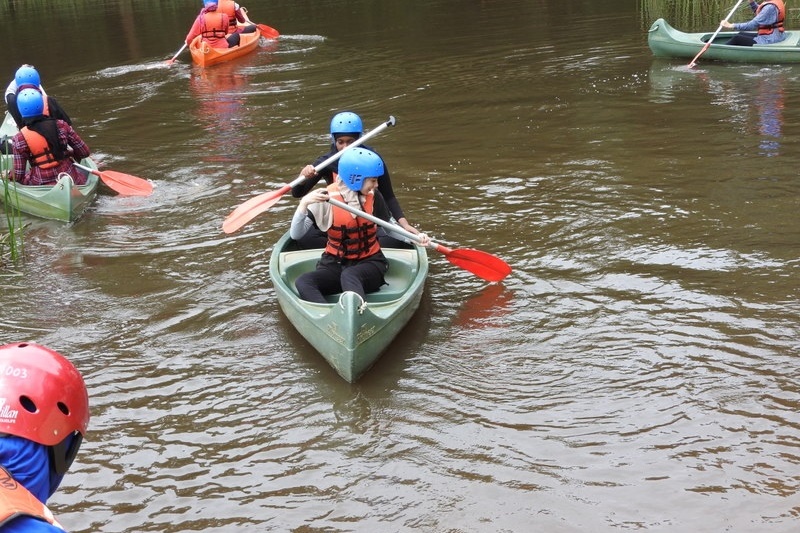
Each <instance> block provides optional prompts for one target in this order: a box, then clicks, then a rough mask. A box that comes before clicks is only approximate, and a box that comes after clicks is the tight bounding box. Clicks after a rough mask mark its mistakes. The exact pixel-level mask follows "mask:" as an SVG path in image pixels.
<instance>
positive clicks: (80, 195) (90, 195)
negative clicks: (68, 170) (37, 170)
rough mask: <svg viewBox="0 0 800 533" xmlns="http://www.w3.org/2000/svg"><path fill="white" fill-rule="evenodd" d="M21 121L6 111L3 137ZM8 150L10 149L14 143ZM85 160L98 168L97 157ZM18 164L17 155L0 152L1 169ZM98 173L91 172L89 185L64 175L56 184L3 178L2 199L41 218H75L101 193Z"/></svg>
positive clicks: (1, 129)
mask: <svg viewBox="0 0 800 533" xmlns="http://www.w3.org/2000/svg"><path fill="white" fill-rule="evenodd" d="M17 131H18V130H17V124H16V122H14V119H13V117H11V115H9V114H8V112H6V115H5V119H4V120H3V124H2V126H0V137H8V138H11V137H13V136H14V135H16V134H17ZM7 151H10V147H9V148H8V150H7ZM81 163H82V164H83V165H85V166H87V167H90V168H94V169H96V168H97V165H95V163H94V161H92V160H91V159H84V160H83V161H81ZM13 166H14V156H13V155H11V154H0V170H2V174H4V175H5V173H6V172H7V171H10V170H11V169H12V168H13ZM97 186H98V177H97V176H96V175H94V174H89V175H88V177H87V180H86V184H85V185H75V184H74V183H73V181H72V178H71V177H69V176H66V175H65V176H64V177H62V178H61V179H59V180H58V182H57V183H56V184H55V185H20V184H18V183H17V182H15V181H11V180H7V179H3V180H2V183H0V202H2V203H6V199H8V204H9V205H7V206H6V208H11V209H14V210H19V211H20V212H22V213H25V214H28V215H33V216H36V217H39V218H46V219H50V220H60V221H61V222H75V221H76V220H77V219H78V218H80V216H81V215H82V214H83V212H84V211H85V210H86V208H87V207H89V204H91V203H92V202H93V201H94V199H95V197H96V196H97Z"/></svg>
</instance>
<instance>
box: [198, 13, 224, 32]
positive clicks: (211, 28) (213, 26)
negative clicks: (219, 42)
mask: <svg viewBox="0 0 800 533" xmlns="http://www.w3.org/2000/svg"><path fill="white" fill-rule="evenodd" d="M200 35H202V36H203V37H204V38H206V39H222V38H224V37H225V36H226V35H228V25H227V24H226V23H225V13H220V12H219V11H209V12H207V13H203V31H202V32H201V33H200Z"/></svg>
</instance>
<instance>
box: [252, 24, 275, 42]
mask: <svg viewBox="0 0 800 533" xmlns="http://www.w3.org/2000/svg"><path fill="white" fill-rule="evenodd" d="M256 26H258V29H259V30H261V36H262V37H266V38H267V39H277V38H278V37H280V36H281V34H280V33H279V32H278V30H276V29H275V28H270V27H269V26H267V25H266V24H256Z"/></svg>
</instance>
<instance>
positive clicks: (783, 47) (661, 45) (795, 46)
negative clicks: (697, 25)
mask: <svg viewBox="0 0 800 533" xmlns="http://www.w3.org/2000/svg"><path fill="white" fill-rule="evenodd" d="M737 33H738V32H735V31H730V32H720V33H719V34H717V37H716V38H715V39H714V42H713V43H712V44H711V46H709V47H708V49H707V50H706V51H705V52H703V55H702V56H700V57H701V59H702V60H704V61H726V62H731V63H769V64H779V63H800V32H798V31H787V32H786V34H787V37H786V39H784V40H783V41H781V42H780V43H775V44H757V45H754V46H735V45H734V46H731V45H727V44H725V43H726V42H727V41H728V40H730V38H731V37H733V36H734V35H736V34H737ZM713 34H714V32H705V33H684V32H682V31H679V30H676V29H675V28H673V27H672V26H670V25H669V24H668V23H667V22H666V21H665V20H664V19H658V20H656V21H655V22H654V23H653V24H652V26H650V29H649V30H648V34H647V45H648V46H649V47H650V50H651V51H652V52H653V55H654V56H656V57H674V58H685V59H689V60H691V59H693V58H694V57H695V56H696V55H697V54H698V53H699V52H700V50H702V49H703V47H704V46H705V45H706V44H707V43H708V41H709V39H711V37H712V36H713Z"/></svg>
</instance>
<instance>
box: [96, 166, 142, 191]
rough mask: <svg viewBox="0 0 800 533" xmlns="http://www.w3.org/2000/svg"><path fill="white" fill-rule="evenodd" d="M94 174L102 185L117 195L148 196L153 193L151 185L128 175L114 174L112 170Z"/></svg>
mask: <svg viewBox="0 0 800 533" xmlns="http://www.w3.org/2000/svg"><path fill="white" fill-rule="evenodd" d="M96 174H97V175H98V176H100V179H101V180H103V183H105V184H106V185H108V187H109V188H110V189H113V190H114V191H116V192H117V193H118V194H122V195H125V196H150V195H151V194H152V193H153V184H152V183H150V182H149V181H147V180H145V179H142V178H138V177H136V176H131V175H130V174H123V173H122V172H115V171H113V170H103V171H97V172H96Z"/></svg>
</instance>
